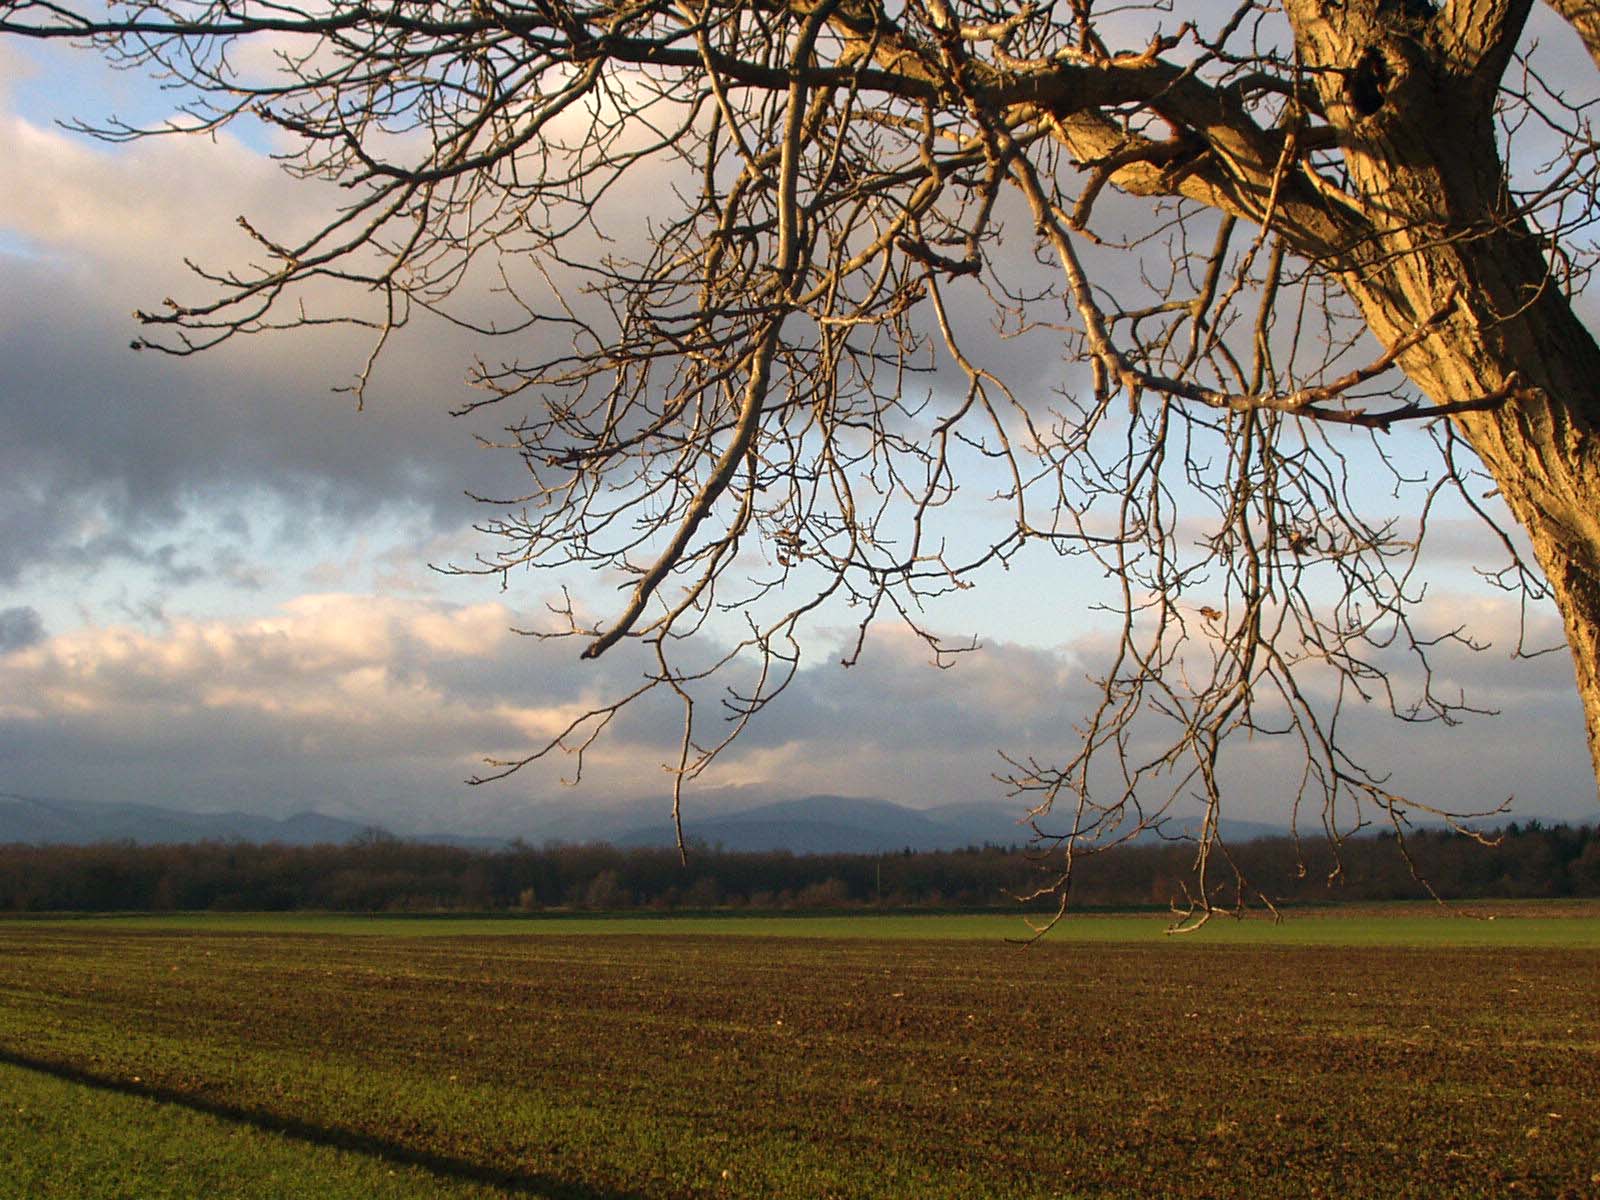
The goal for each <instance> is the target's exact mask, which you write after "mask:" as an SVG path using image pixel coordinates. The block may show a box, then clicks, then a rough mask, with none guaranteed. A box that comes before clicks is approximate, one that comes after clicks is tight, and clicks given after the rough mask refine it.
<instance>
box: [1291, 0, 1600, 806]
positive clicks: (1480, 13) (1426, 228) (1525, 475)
mask: <svg viewBox="0 0 1600 1200" xmlns="http://www.w3.org/2000/svg"><path fill="white" fill-rule="evenodd" d="M1288 8H1289V9H1290V11H1291V18H1292V19H1293V20H1294V22H1295V26H1296V34H1297V38H1298V40H1299V42H1300V47H1301V53H1302V55H1303V57H1304V59H1305V61H1306V63H1307V65H1308V67H1310V68H1311V70H1312V73H1313V77H1314V78H1316V80H1317V86H1318V89H1319V92H1320V93H1321V97H1322V102H1323V106H1324V108H1325V110H1326V111H1327V113H1328V117H1329V120H1330V122H1331V123H1332V124H1333V125H1334V126H1335V127H1336V128H1337V129H1338V130H1339V132H1340V135H1341V144H1342V147H1343V150H1344V157H1345V162H1346V164H1347V167H1348V169H1349V173H1350V186H1351V188H1352V190H1353V191H1355V192H1356V193H1357V199H1358V202H1359V203H1360V204H1361V205H1362V206H1363V207H1364V208H1365V209H1366V211H1367V212H1368V213H1369V214H1370V215H1371V217H1372V219H1373V222H1374V226H1375V229H1376V231H1377V236H1376V237H1375V239H1373V241H1372V243H1370V244H1367V245H1362V246H1358V247H1355V248H1353V249H1352V250H1351V251H1350V252H1349V255H1348V262H1343V263H1340V264H1338V265H1339V269H1340V273H1341V275H1342V277H1343V278H1344V281H1345V286H1346V287H1347V288H1348V289H1349V291H1350V293H1351V295H1352V296H1353V297H1354V298H1355V299H1356V301H1357V303H1358V304H1359V305H1360V306H1361V308H1362V310H1363V312H1364V314H1365V315H1366V318H1367V320H1368V322H1369V323H1370V325H1371V327H1372V330H1373V332H1374V334H1375V335H1376V336H1377V337H1378V338H1379V339H1380V340H1381V341H1382V342H1384V343H1385V344H1386V345H1388V346H1394V345H1396V344H1397V343H1399V342H1400V341H1401V340H1402V339H1404V338H1407V337H1408V336H1411V337H1414V336H1415V334H1416V331H1417V330H1418V329H1419V328H1420V327H1422V326H1425V325H1427V324H1428V323H1429V321H1430V319H1433V318H1437V317H1439V315H1440V314H1443V316H1442V319H1439V320H1437V322H1436V324H1435V325H1434V327H1433V328H1432V330H1431V331H1430V332H1429V334H1428V335H1427V336H1426V337H1424V338H1423V339H1422V340H1420V341H1418V342H1417V343H1416V344H1415V345H1414V346H1413V347H1412V348H1411V349H1409V350H1407V351H1406V352H1405V353H1404V354H1403V355H1402V357H1401V359H1400V362H1401V365H1402V366H1403V368H1404V369H1405V371H1406V374H1407V375H1408V376H1409V377H1410V378H1411V379H1412V381H1413V382H1415V383H1416V385H1417V386H1418V387H1419V388H1421V390H1422V391H1423V392H1424V393H1426V394H1427V395H1428V396H1429V397H1430V398H1431V399H1432V400H1434V401H1435V402H1438V403H1447V402H1451V401H1462V400H1470V399H1474V398H1477V397H1484V396H1493V395H1497V394H1506V393H1509V398H1508V399H1507V400H1506V402H1505V403H1504V404H1502V405H1500V406H1498V407H1495V408H1492V409H1489V410H1486V411H1482V412H1468V413H1460V414H1457V415H1456V416H1454V417H1453V418H1452V420H1453V421H1454V422H1455V424H1456V427H1457V429H1458V430H1459V431H1460V432H1461V434H1462V435H1463V436H1464V437H1465V439H1466V440H1467V441H1468V443H1470V445H1471V446H1472V448H1473V449H1474V451H1476V453H1477V454H1478V457H1479V458H1480V459H1481V460H1482V462H1483V465H1484V467H1485V468H1486V469H1487V470H1488V471H1489V473H1490V474H1491V475H1492V476H1493V478H1494V480H1495V482H1496V484H1497V485H1498V487H1499V491H1500V494H1501V496H1502V497H1503V498H1504V500H1505V502H1506V504H1507V505H1508V506H1509V508H1510V509H1511V512H1512V514H1513V515H1514V516H1515V518H1516V519H1517V521H1518V522H1519V523H1520V524H1521V525H1522V527H1523V528H1524V529H1525V530H1526V531H1527V534H1528V537H1529V539H1530V541H1531V543H1532V546H1533V551H1534V554H1535V555H1536V557H1537V559H1538V562H1539V565H1540V566H1541V567H1542V568H1543V570H1544V573H1545V577H1546V579H1547V580H1548V583H1549V586H1550V589H1551V592H1552V593H1553V595H1554V598H1555V601H1556V604H1557V606H1558V608H1559V609H1560V611H1561V615H1562V618H1563V620H1564V622H1565V624H1566V633H1567V640H1568V644H1569V646H1570V647H1571V650H1572V656H1573V662H1574V666H1575V669H1576V675H1577V684H1578V694H1579V697H1580V699H1581V700H1582V703H1583V708H1584V715H1585V721H1586V724H1587V727H1588V737H1589V752H1590V756H1591V759H1592V761H1593V765H1594V769H1595V773H1596V778H1597V780H1600V439H1597V438H1596V436H1595V434H1596V429H1597V425H1600V346H1596V344H1595V340H1594V337H1593V336H1592V335H1591V334H1590V332H1589V330H1588V329H1587V328H1586V327H1585V326H1584V324H1583V323H1582V322H1581V321H1580V320H1579V319H1578V318H1577V315H1576V314H1575V313H1574V312H1573V310H1572V306H1571V303H1570V302H1569V299H1568V297H1567V296H1566V294H1565V293H1564V290H1563V287H1562V284H1561V283H1560V281H1559V280H1557V279H1556V278H1555V277H1553V275H1552V273H1551V270H1550V265H1549V263H1548V262H1547V261H1546V258H1545V255H1544V252H1543V248H1542V246H1541V244H1540V242H1539V240H1538V238H1537V237H1536V236H1535V234H1534V233H1533V231H1532V230H1531V229H1530V228H1529V227H1528V224H1527V222H1526V221H1525V220H1524V219H1523V218H1522V217H1521V216H1520V215H1519V214H1518V213H1516V212H1515V211H1514V210H1513V205H1512V202H1511V199H1510V197H1509V196H1508V194H1507V190H1506V187H1505V183H1504V174H1503V171H1504V169H1503V167H1502V165H1501V161H1500V155H1499V151H1498V148H1497V144H1496V133H1495V127H1494V121H1493V104H1494V96H1495V91H1496V88H1497V84H1498V81H1499V77H1500V74H1501V72H1502V71H1503V70H1504V68H1505V64H1506V62H1507V61H1508V60H1509V55H1510V49H1511V47H1512V45H1514V43H1515V40H1516V37H1517V34H1518V32H1519V30H1520V29H1521V26H1522V22H1523V20H1524V19H1525V18H1526V15H1527V10H1528V8H1529V3H1528V2H1527V0H1515V2H1514V0H1478V2H1476V3H1467V2H1466V0H1455V2H1453V3H1450V4H1448V5H1446V6H1445V7H1444V8H1443V10H1442V11H1441V12H1439V13H1438V14H1437V15H1435V14H1433V13H1432V12H1431V11H1429V10H1428V9H1427V8H1425V7H1424V6H1421V5H1420V4H1418V5H1399V4H1393V3H1385V2H1383V0H1376V2H1374V0H1368V2H1366V3H1361V2H1356V3H1350V4H1347V5H1344V6H1334V5H1329V4H1325V3H1309V2H1306V0H1291V2H1290V3H1289V5H1288Z"/></svg>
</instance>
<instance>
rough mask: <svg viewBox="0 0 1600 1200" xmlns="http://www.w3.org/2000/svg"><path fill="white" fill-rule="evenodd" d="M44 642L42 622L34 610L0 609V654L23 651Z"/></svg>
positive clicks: (25, 608) (22, 608)
mask: <svg viewBox="0 0 1600 1200" xmlns="http://www.w3.org/2000/svg"><path fill="white" fill-rule="evenodd" d="M43 640H44V621H43V619H42V618H41V617H40V616H39V612H38V610H37V609H34V608H27V607H19V608H4V609H0V654H9V653H11V651H13V650H24V649H26V648H27V647H29V646H31V645H33V644H34V643H35V642H42V641H43Z"/></svg>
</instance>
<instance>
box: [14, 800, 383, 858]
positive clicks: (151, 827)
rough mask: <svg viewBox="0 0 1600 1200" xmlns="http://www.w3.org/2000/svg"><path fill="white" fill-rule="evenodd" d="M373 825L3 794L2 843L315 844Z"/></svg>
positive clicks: (313, 815) (306, 815)
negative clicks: (194, 811) (279, 818)
mask: <svg viewBox="0 0 1600 1200" xmlns="http://www.w3.org/2000/svg"><path fill="white" fill-rule="evenodd" d="M372 829H373V827H372V826H371V825H370V824H361V823H358V822H355V821H345V820H341V819H340V818H338V817H329V816H324V815H323V814H321V813H317V812H302V813H296V814H295V815H294V816H292V817H285V818H283V819H282V820H278V819H276V818H273V817H262V816H256V815H254V814H251V813H242V812H223V813H192V812H181V811H179V810H177V809H171V808H160V807H158V806H156V805H153V804H93V803H89V802H86V801H73V800H44V799H39V798H36V797H32V796H18V795H14V794H10V793H0V844H4V843H9V842H31V843H34V844H36V845H52V844H63V843H68V844H83V843H88V842H124V841H126V842H135V843H138V844H140V845H160V844H164V843H172V842H202V841H241V842H262V843H266V842H282V843H284V844H285V845H291V846H312V845H317V844H319V843H330V842H332V843H343V842H348V841H351V840H353V839H355V838H357V837H360V836H362V835H363V834H366V833H370V832H371V831H372Z"/></svg>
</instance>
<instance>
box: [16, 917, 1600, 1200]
mask: <svg viewBox="0 0 1600 1200" xmlns="http://www.w3.org/2000/svg"><path fill="white" fill-rule="evenodd" d="M1428 919H1429V918H1423V917H1414V918H1398V920H1400V921H1401V922H1402V923H1401V924H1400V925H1397V926H1395V927H1394V928H1395V930H1396V933H1397V937H1396V938H1395V939H1394V940H1395V941H1397V942H1398V943H1400V944H1390V945H1382V944H1376V943H1378V942H1380V941H1381V940H1382V938H1381V929H1382V921H1381V919H1374V918H1368V919H1361V918H1355V919H1347V920H1349V924H1347V925H1345V926H1344V930H1345V933H1344V944H1339V945H1334V944H1317V943H1318V941H1319V940H1320V941H1321V942H1323V943H1329V942H1330V941H1331V940H1332V935H1331V934H1327V933H1322V934H1316V935H1308V934H1306V933H1304V932H1302V934H1301V935H1300V939H1299V942H1298V943H1296V942H1293V941H1290V940H1281V941H1276V942H1274V941H1271V940H1270V939H1272V938H1274V937H1278V938H1281V937H1282V935H1281V934H1277V933H1273V932H1270V926H1265V925H1262V926H1245V927H1239V926H1218V928H1219V929H1220V930H1221V931H1222V932H1221V933H1220V935H1213V934H1212V933H1211V931H1209V930H1208V931H1207V932H1206V933H1204V934H1202V935H1201V938H1202V939H1203V940H1193V939H1191V940H1183V939H1171V938H1167V939H1161V938H1160V937H1159V936H1150V937H1146V936H1145V935H1144V934H1143V933H1139V934H1138V935H1137V937H1136V938H1134V937H1133V935H1132V934H1131V933H1130V935H1129V937H1128V938H1123V939H1118V938H1115V937H1112V936H1111V935H1109V934H1108V933H1106V932H1105V931H1104V930H1101V931H1100V932H1099V933H1097V934H1095V935H1094V936H1093V937H1092V938H1086V937H1083V936H1075V935H1074V933H1073V932H1072V931H1068V935H1067V936H1064V937H1053V938H1051V939H1050V940H1047V941H1045V942H1043V943H1041V944H1038V945H1035V946H1033V947H1031V948H1028V949H1021V948H1019V947H1017V946H1014V945H1009V944H1006V943H1004V942H1003V941H1001V940H999V937H998V936H996V928H999V927H991V929H990V931H989V935H988V936H967V937H964V938H959V939H949V940H946V939H941V938H938V937H931V936H924V937H920V938H916V937H898V938H892V939H891V938H884V937H881V936H880V937H866V936H857V937H840V936H830V933H836V931H829V930H828V928H827V926H826V925H824V924H820V923H817V922H814V921H798V922H795V923H794V927H792V929H791V931H799V932H805V933H807V934H808V935H809V936H802V937H773V936H752V934H755V933H770V932H773V929H772V928H769V927H768V926H766V925H757V924H755V923H754V922H752V923H750V924H744V923H741V922H733V921H729V922H723V923H720V924H719V925H718V926H717V928H719V929H721V930H725V931H726V932H722V933H719V934H716V935H710V934H707V933H705V932H704V928H703V927H702V929H701V930H700V931H691V932H672V931H671V930H674V929H678V928H681V926H679V925H668V924H666V923H662V924H660V925H657V926H655V927H654V928H652V929H651V931H650V932H648V933H640V932H637V931H633V930H631V929H628V930H627V931H624V930H625V929H626V928H627V927H624V926H622V925H620V924H615V923H613V924H607V923H604V922H587V923H578V922H567V923H566V924H564V925H563V924H562V923H561V922H547V923H541V924H539V925H538V926H537V928H539V929H541V930H544V932H542V933H541V935H540V936H507V935H508V934H515V933H518V932H523V933H526V932H529V931H531V930H532V929H533V928H535V926H533V925H531V924H526V923H525V924H524V925H522V926H521V927H520V928H519V926H518V924H517V923H514V922H499V923H485V924H493V925H494V933H493V934H487V933H485V932H484V930H483V929H482V928H480V926H479V925H478V924H468V923H463V922H433V923H429V922H409V923H384V922H369V923H367V924H366V925H365V927H364V928H365V930H366V932H369V933H379V932H390V933H397V934H399V933H410V934H417V933H427V934H430V936H390V937H382V936H368V937H352V936H347V934H346V932H345V930H346V927H347V926H348V925H349V924H350V922H349V921H344V920H333V919H330V920H327V921H324V922H322V923H321V924H320V925H319V923H318V922H317V921H316V920H315V919H307V918H296V919H293V920H289V921H277V922H275V921H274V919H266V918H263V919H255V920H250V919H236V920H232V921H230V920H203V921H178V922H168V923H165V924H163V923H161V922H159V921H146V922H142V923H141V922H128V921H122V922H102V921H56V922H0V1196H7V1197H9V1196H18V1197H21V1196H28V1197H34V1196H60V1197H73V1198H77V1197H84V1198H93V1197H139V1198H143V1197H165V1196H171V1197H188V1196H194V1197H202V1196H204V1197H246V1196H248V1197H257V1196H261V1197H266V1196H274V1197H293V1196H317V1197H322V1196H335V1197H336V1196H350V1197H367V1196H372V1197H390V1196H416V1197H426V1196H452V1197H453V1196H500V1195H532V1196H552V1197H569V1198H573V1200H578V1198H605V1200H615V1198H620V1197H679V1196H778V1197H827V1196H838V1197H847V1196H848V1197H857V1196H861V1197H867V1196H904V1197H919V1198H921V1197H963V1198H965V1197H984V1196H995V1197H1001V1196H1003V1197H1034V1196H1038V1197H1045V1196H1103V1195H1117V1196H1130V1197H1132V1196H1195V1197H1200V1196H1206V1197H1220V1196H1249V1197H1271V1196H1285V1197H1287V1196H1318V1195H1322V1196H1339V1197H1358V1196H1373V1197H1393V1196H1457V1195H1459V1196H1477V1195H1483V1196H1503V1195H1517V1194H1525V1195H1540V1196H1561V1195H1570V1196H1592V1195H1600V1150H1597V1146H1600V1105H1597V1104H1595V1103H1594V1098H1595V1097H1596V1096H1597V1095H1600V950H1597V949H1595V946H1596V940H1595V939H1594V937H1593V928H1592V927H1593V925H1594V923H1595V922H1594V918H1593V917H1570V916H1568V917H1555V916H1550V917H1534V918H1526V917H1524V918H1511V919H1503V920H1501V921H1497V922H1493V923H1489V922H1472V923H1471V924H1475V925H1478V926H1482V927H1484V928H1494V929H1495V930H1496V932H1495V933H1494V934H1493V935H1487V934H1480V935H1479V936H1493V937H1495V938H1498V939H1500V944H1496V945H1450V944H1448V942H1449V940H1450V938H1451V937H1456V936H1460V935H1459V934H1457V933H1453V932H1452V931H1453V930H1455V929H1456V928H1457V927H1458V926H1460V927H1462V928H1465V927H1466V926H1465V924H1464V923H1463V922H1459V921H1451V920H1447V919H1446V920H1438V919H1434V920H1435V925H1436V926H1437V927H1438V932H1437V933H1436V934H1434V935H1433V936H1432V938H1431V940H1432V941H1433V942H1434V943H1436V944H1431V945H1418V944H1414V943H1417V942H1418V940H1419V938H1420V939H1421V940H1422V941H1428V940H1430V939H1429V938H1428V937H1424V936H1423V935H1419V934H1416V933H1415V932H1414V931H1411V927H1410V926H1408V925H1406V924H1405V923H1404V922H1406V921H1408V920H1410V921H1415V922H1421V921H1424V920H1428ZM932 920H933V921H934V922H937V921H939V920H940V919H937V918H935V919H932ZM1340 920H1341V919H1338V918H1316V919H1312V920H1307V921H1305V922H1303V923H1301V927H1302V930H1303V929H1304V927H1305V926H1309V925H1313V924H1316V923H1318V922H1320V923H1321V924H1324V925H1327V926H1329V927H1333V926H1336V925H1339V924H1340ZM1293 924H1295V923H1291V925H1293ZM1002 925H1003V932H1005V933H1010V934H1015V933H1017V932H1018V927H1017V926H1016V925H1015V923H1011V924H1009V925H1005V924H1004V923H1002ZM1148 925H1150V922H1148V921H1146V922H1145V923H1144V925H1142V926H1139V927H1138V928H1140V929H1143V928H1145V926H1148ZM1545 925H1549V926H1551V927H1552V928H1558V927H1564V929H1565V934H1564V936H1558V935H1557V934H1556V933H1553V932H1551V930H1550V929H1546V928H1544V926H1545ZM1501 926H1509V927H1512V928H1513V929H1514V930H1518V929H1520V931H1521V936H1520V938H1519V937H1517V936H1513V934H1508V933H1505V932H1502V931H1501V929H1500V927H1501ZM800 927H803V929H802V928H800ZM887 928H889V927H887V926H882V925H880V926H878V927H877V928H876V930H871V929H868V928H867V927H865V926H858V927H857V932H876V933H878V934H880V935H881V934H882V933H884V932H885V930H886V929H887ZM1075 928H1076V927H1075ZM1133 928H1134V927H1133V926H1129V927H1128V929H1129V930H1132V929H1133ZM1155 928H1157V929H1158V928H1159V924H1158V923H1157V924H1156V926H1155ZM920 929H921V932H923V933H924V934H930V933H934V932H936V931H937V930H936V925H935V924H925V925H924V926H921V927H920ZM947 929H948V931H951V932H965V933H967V934H969V935H970V934H973V933H974V930H973V929H972V928H970V927H967V928H963V927H962V926H961V925H960V924H959V923H957V924H954V925H949V926H947ZM1229 930H1232V931H1233V932H1231V933H1230V932H1228V931H1229ZM599 931H610V932H609V936H594V934H595V933H596V932H599ZM1130 938H1132V940H1129V939H1130ZM1230 939H1231V940H1230Z"/></svg>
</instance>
